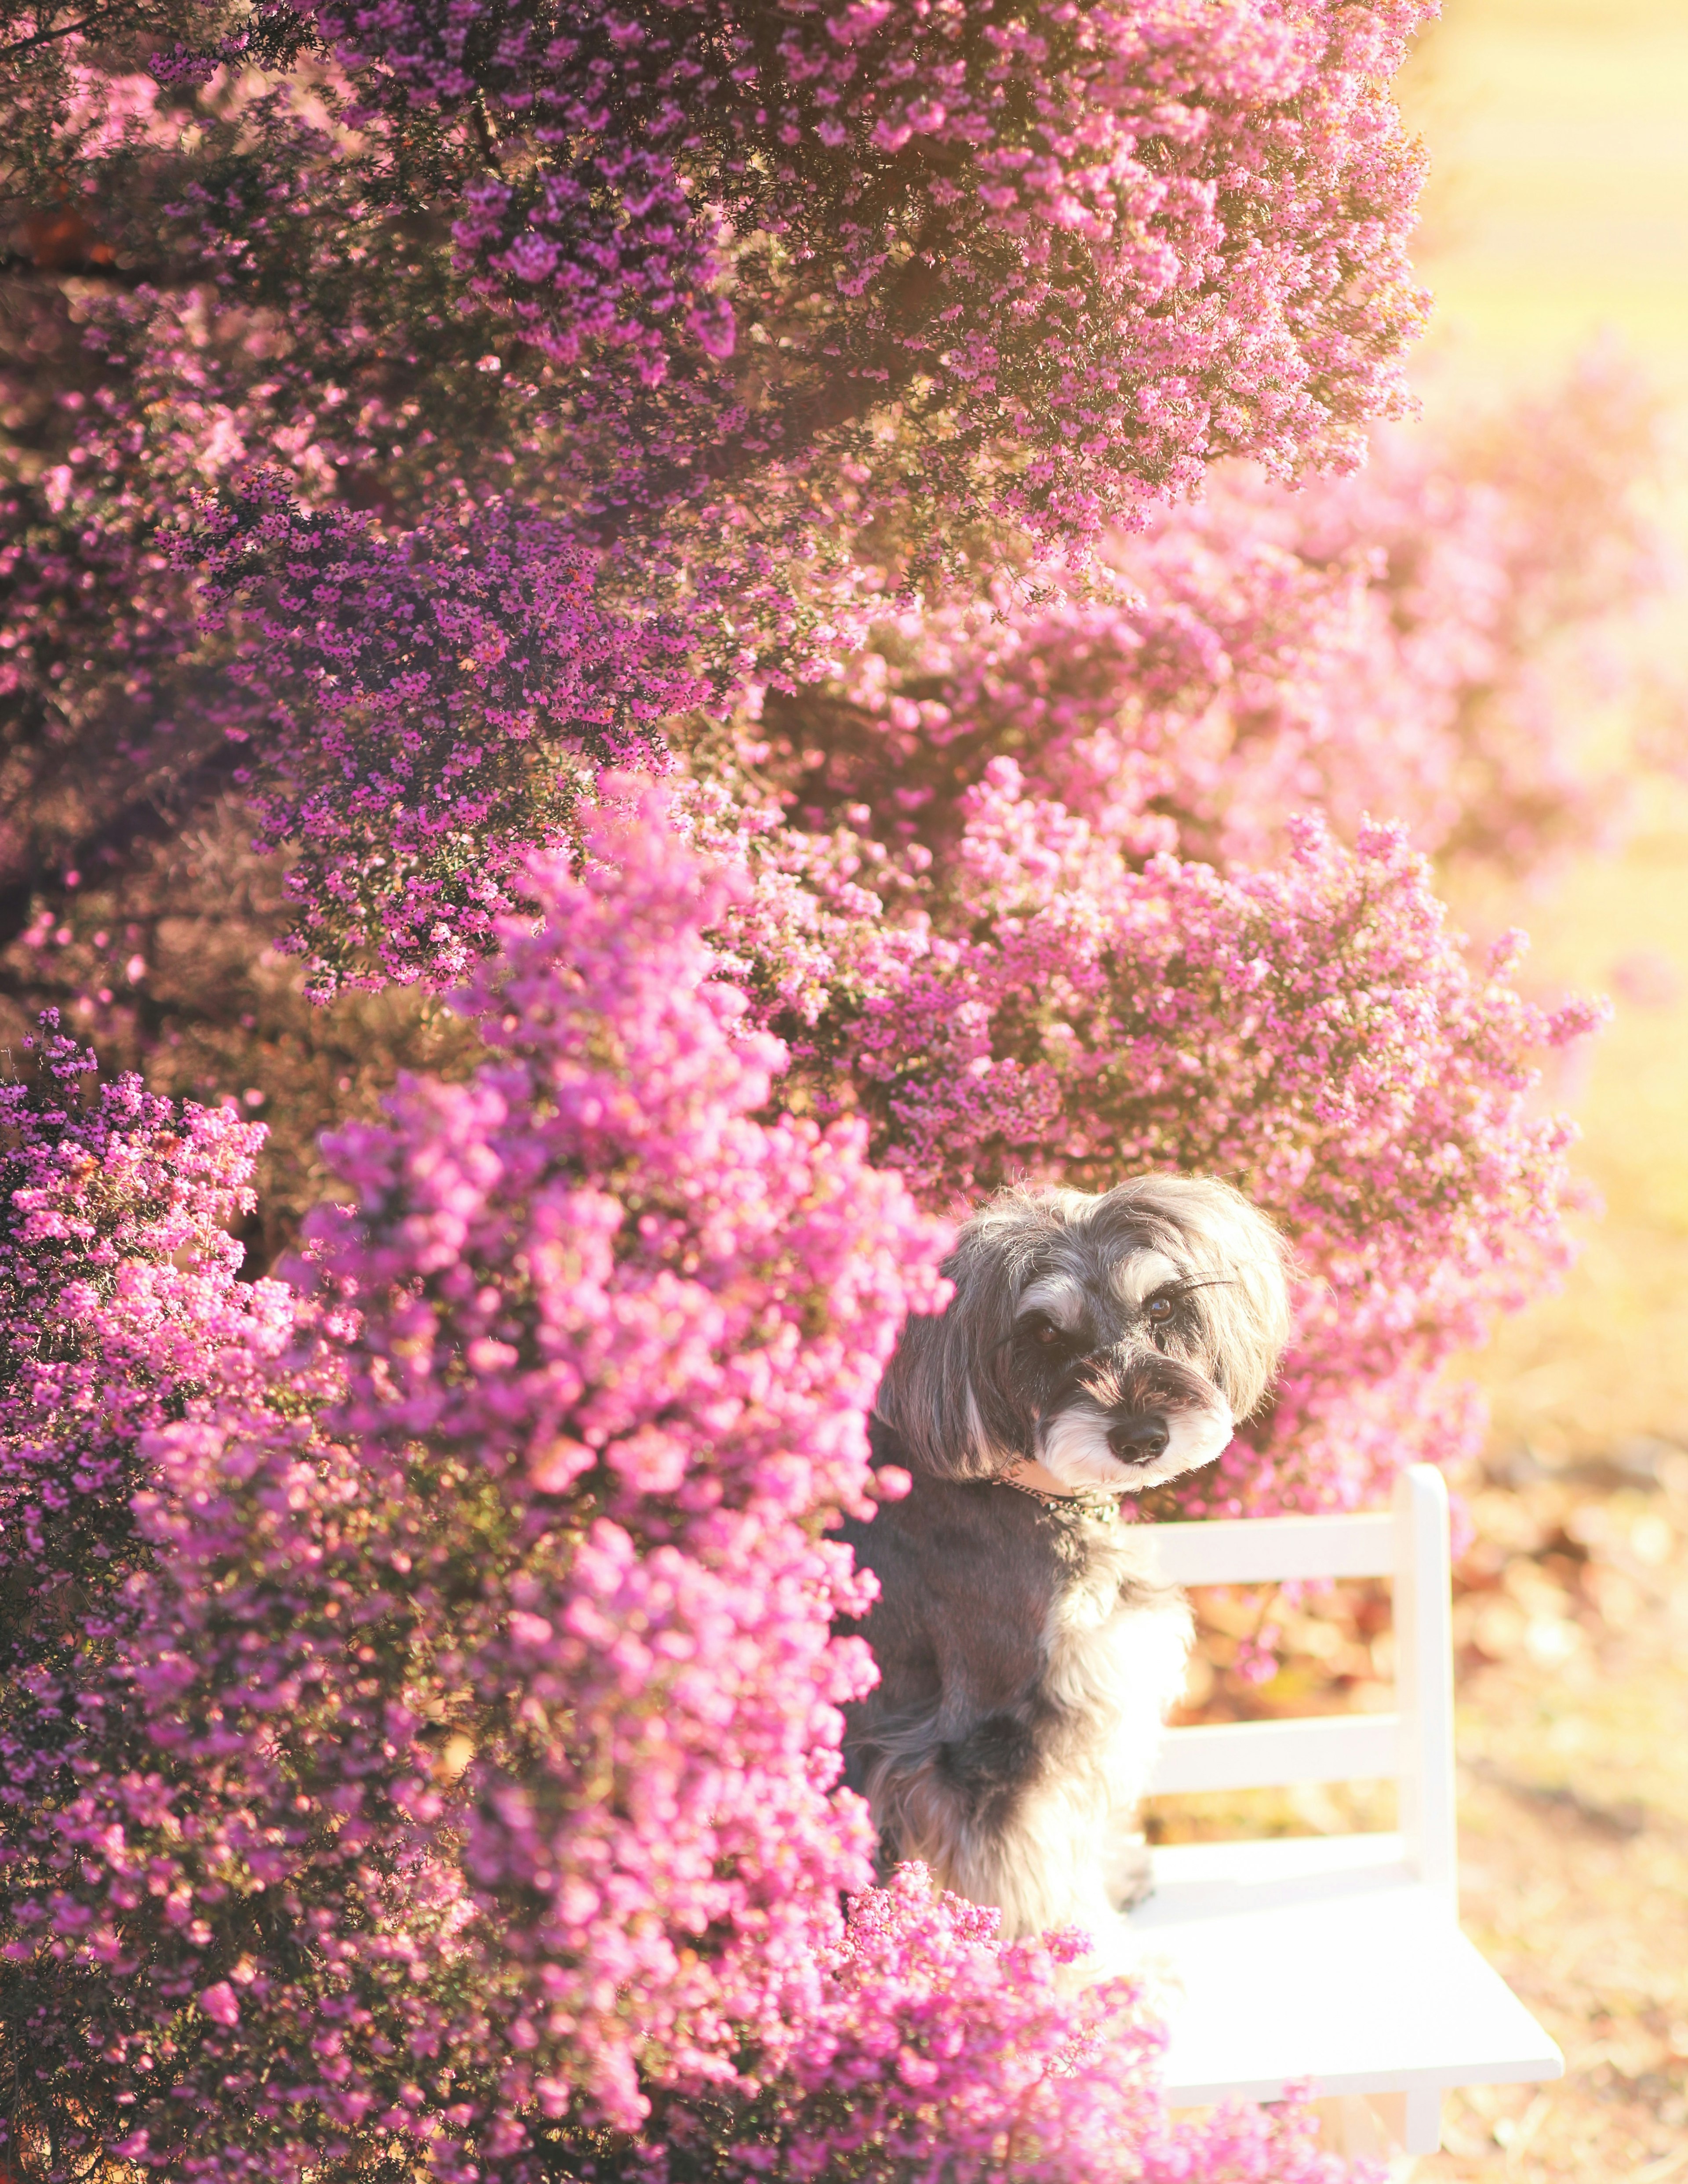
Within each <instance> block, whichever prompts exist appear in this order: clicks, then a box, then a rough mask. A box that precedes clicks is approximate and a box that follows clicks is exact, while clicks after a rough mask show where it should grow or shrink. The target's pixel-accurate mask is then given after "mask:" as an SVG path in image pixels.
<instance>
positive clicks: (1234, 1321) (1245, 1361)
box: [1199, 1191, 1290, 1419]
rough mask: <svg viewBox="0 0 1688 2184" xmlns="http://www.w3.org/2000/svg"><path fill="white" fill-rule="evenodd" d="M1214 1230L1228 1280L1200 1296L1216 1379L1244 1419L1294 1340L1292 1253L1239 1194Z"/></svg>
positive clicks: (1230, 1193)
mask: <svg viewBox="0 0 1688 2184" xmlns="http://www.w3.org/2000/svg"><path fill="white" fill-rule="evenodd" d="M1227 1195H1228V1199H1229V1201H1230V1203H1229V1205H1228V1206H1227V1208H1226V1209H1225V1212H1224V1214H1223V1216H1222V1217H1221V1218H1220V1220H1219V1221H1218V1222H1217V1223H1216V1224H1215V1226H1216V1228H1217V1229H1218V1231H1219V1234H1217V1236H1216V1237H1215V1239H1214V1240H1215V1242H1216V1243H1217V1245H1218V1248H1219V1250H1220V1251H1221V1252H1222V1253H1223V1256H1224V1259H1225V1260H1226V1262H1228V1274H1229V1277H1230V1278H1229V1279H1228V1280H1227V1281H1224V1282H1223V1283H1217V1284H1215V1285H1214V1286H1213V1287H1212V1289H1209V1290H1202V1291H1201V1292H1199V1295H1200V1297H1201V1303H1202V1305H1203V1306H1204V1307H1206V1315H1207V1317H1208V1319H1209V1323H1210V1325H1211V1326H1212V1330H1213V1351H1212V1355H1213V1368H1214V1379H1215V1380H1216V1382H1217V1385H1218V1388H1219V1390H1220V1393H1221V1394H1222V1395H1223V1396H1224V1398H1225V1400H1226V1401H1227V1402H1228V1403H1229V1405H1230V1407H1231V1412H1232V1415H1233V1416H1234V1417H1235V1418H1239V1419H1242V1418H1247V1417H1249V1416H1250V1414H1251V1412H1255V1411H1257V1410H1258V1409H1259V1408H1260V1406H1261V1404H1262V1402H1263V1401H1265V1399H1266V1391H1267V1389H1268V1388H1269V1387H1270V1386H1271V1385H1272V1382H1273V1378H1274V1376H1275V1375H1276V1373H1277V1371H1278V1361H1279V1357H1282V1355H1283V1352H1284V1344H1285V1343H1286V1342H1287V1341H1288V1340H1289V1339H1290V1284H1289V1279H1288V1268H1287V1261H1288V1256H1289V1255H1288V1253H1287V1251H1286V1250H1285V1248H1284V1240H1283V1238H1282V1237H1281V1236H1280V1235H1279V1233H1278V1231H1277V1230H1276V1229H1274V1228H1273V1225H1272V1223H1270V1222H1269V1221H1268V1220H1267V1217H1266V1216H1265V1215H1264V1214H1263V1213H1262V1212H1261V1211H1260V1209H1259V1208H1258V1207H1257V1206H1251V1204H1250V1203H1249V1201H1248V1200H1247V1199H1245V1198H1244V1197H1243V1196H1242V1195H1241V1194H1240V1192H1236V1191H1228V1193H1227Z"/></svg>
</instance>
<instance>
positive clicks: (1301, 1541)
mask: <svg viewBox="0 0 1688 2184" xmlns="http://www.w3.org/2000/svg"><path fill="white" fill-rule="evenodd" d="M1395 1534H1396V1520H1395V1518H1394V1517H1393V1516H1392V1515H1391V1514H1390V1512H1389V1511H1388V1510H1386V1509H1383V1510H1367V1511H1364V1512H1362V1513H1360V1514H1357V1515H1345V1516H1340V1517H1256V1518H1249V1517H1217V1518H1213V1519H1212V1522H1211V1523H1208V1524H1157V1525H1156V1527H1155V1544H1156V1548H1157V1549H1158V1550H1159V1553H1160V1560H1161V1568H1162V1570H1163V1571H1164V1572H1165V1573H1166V1574H1167V1576H1168V1577H1169V1578H1171V1579H1172V1580H1173V1581H1174V1582H1175V1583H1176V1584H1178V1585H1268V1584H1271V1583H1273V1582H1274V1581H1276V1580H1283V1579H1287V1578H1304V1577H1389V1576H1390V1575H1392V1574H1393V1573H1394V1569H1395V1556H1396V1536H1395Z"/></svg>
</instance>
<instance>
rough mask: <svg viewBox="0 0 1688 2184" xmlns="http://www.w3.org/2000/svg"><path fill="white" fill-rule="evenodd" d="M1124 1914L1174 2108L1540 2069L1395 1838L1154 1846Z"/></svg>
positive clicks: (1522, 2076) (1538, 2034)
mask: <svg viewBox="0 0 1688 2184" xmlns="http://www.w3.org/2000/svg"><path fill="white" fill-rule="evenodd" d="M1154 1869H1155V1892H1154V1894H1153V1895H1152V1896H1151V1897H1150V1898H1149V1899H1148V1901H1147V1902H1146V1903H1143V1904H1141V1905H1139V1908H1137V1909H1136V1910H1135V1911H1134V1912H1133V1913H1132V1914H1131V1921H1130V1923H1131V1926H1132V1929H1133V1931H1134V1933H1135V1934H1137V1935H1139V1936H1140V1937H1141V1946H1142V1951H1143V1956H1144V1958H1145V1970H1150V1972H1151V1973H1152V1974H1154V1975H1156V1976H1157V1978H1158V1979H1160V1980H1164V1981H1165V1983H1166V1985H1167V1987H1168V1988H1169V1990H1170V1992H1169V1993H1168V1994H1167V2014H1168V2026H1169V2044H1168V2047H1167V2056H1166V2073H1165V2075H1166V2084H1167V2093H1168V2096H1169V2098H1171V2100H1172V2101H1173V2103H1174V2104H1175V2105H1178V2106H1184V2107H1201V2106H1206V2105H1207V2104H1209V2103H1213V2102H1217V2101H1219V2100H1223V2099H1228V2098H1230V2099H1235V2098H1247V2099H1255V2100H1272V2099H1275V2098H1278V2097H1279V2095H1280V2094H1281V2093H1282V2092H1283V2091H1284V2087H1285V2086H1286V2085H1290V2084H1294V2083H1296V2082H1297V2081H1306V2080H1309V2079H1310V2080H1312V2081H1313V2090H1314V2092H1316V2093H1318V2094H1329V2095H1343V2094H1366V2093H1386V2094H1395V2093H1403V2094H1406V2093H1415V2092H1417V2093H1423V2092H1431V2091H1435V2092H1440V2091H1442V2090H1443V2089H1446V2088H1447V2087H1454V2086H1468V2085H1510V2084H1518V2083H1522V2082H1525V2081H1530V2080H1535V2079H1543V2078H1557V2077H1558V2076H1559V2075H1561V2074H1562V2072H1563V2069H1564V2059H1563V2057H1562V2056H1561V2054H1560V2053H1559V2050H1558V2049H1557V2048H1556V2047H1555V2046H1554V2044H1553V2042H1552V2041H1551V2040H1550V2039H1549V2038H1548V2036H1547V2035H1546V2033H1545V2032H1544V2031H1542V2029H1541V2027H1540V2025H1538V2024H1537V2023H1536V2022H1535V2019H1534V2018H1533V2017H1532V2016H1531V2015H1530V2014H1529V2011H1528V2010H1527V2009H1525V2008H1524V2004H1523V2003H1521V2002H1519V2001H1518V1998H1517V1997H1516V1996H1515V1995H1514V1994H1513V1992H1511V1990H1510V1989H1509V1988H1508V1987H1507V1985H1506V1982H1505V1981H1503V1980H1502V1979H1501V1977H1500V1975H1499V1974H1498V1973H1496V1971H1494V1970H1491V1969H1490V1966H1489V1965H1488V1964H1485V1962H1484V1960H1483V1958H1481V1957H1480V1956H1479V1954H1478V1953H1477V1951H1476V1949H1475V1948H1474V1947H1473V1946H1472V1944H1471V1943H1470V1942H1468V1941H1467V1939H1466V1938H1465V1936H1464V1935H1462V1933H1461V1932H1460V1931H1459V1928H1458V1926H1457V1924H1456V1923H1455V1920H1454V1916H1453V1912H1452V1908H1451V1904H1450V1903H1449V1902H1448V1899H1447V1898H1446V1896H1444V1895H1442V1894H1440V1893H1439V1892H1437V1891H1435V1890H1434V1889H1432V1888H1429V1887H1428V1886H1425V1885H1424V1883H1423V1882H1422V1881H1421V1880H1418V1879H1417V1878H1416V1877H1415V1876H1414V1875H1413V1874H1412V1871H1411V1869H1409V1867H1408V1866H1407V1863H1406V1858H1405V1852H1404V1848H1403V1845H1402V1841H1401V1837H1400V1836H1398V1835H1349V1836H1292V1837H1277V1838H1269V1839H1267V1840H1263V1841H1262V1840H1256V1841H1240V1842H1215V1843H1175V1844H1164V1845H1162V1847H1160V1848H1158V1849H1157V1850H1156V1852H1155V1853H1154Z"/></svg>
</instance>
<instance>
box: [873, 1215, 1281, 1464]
mask: <svg viewBox="0 0 1688 2184" xmlns="http://www.w3.org/2000/svg"><path fill="white" fill-rule="evenodd" d="M944 1272H945V1273H947V1274H948V1275H949V1276H950V1279H951V1280H952V1281H953V1282H954V1284H955V1295H954V1296H953V1298H952V1299H951V1301H950V1305H949V1307H948V1309H947V1310H946V1311H944V1312H942V1313H941V1314H939V1315H937V1316H936V1317H934V1318H915V1319H911V1320H910V1322H909V1323H908V1324H907V1326H906V1327H905V1329H904V1330H903V1334H902V1339H901V1340H900V1342H899V1344H898V1346H897V1351H896V1355H895V1356H894V1357H893V1358H892V1360H891V1362H890V1365H889V1367H888V1368H887V1370H886V1373H885V1378H884V1380H883V1383H882V1385H881V1387H880V1390H879V1396H878V1400H877V1403H876V1405H875V1409H876V1411H877V1414H878V1416H879V1417H880V1418H882V1419H883V1421H884V1423H885V1424H887V1425H888V1426H889V1427H890V1428H891V1429H892V1430H893V1431H894V1433H895V1434H896V1435H898V1437H899V1438H900V1440H901V1441H902V1444H903V1446H904V1448H905V1450H906V1451H907V1453H908V1457H909V1460H910V1462H911V1463H913V1464H914V1465H916V1467H917V1468H920V1469H922V1470H925V1471H928V1472H932V1473H934V1474H937V1475H938V1476H939V1478H944V1479H989V1478H994V1477H995V1476H997V1475H998V1474H1000V1473H1001V1472H1002V1471H1003V1470H1004V1469H1006V1468H1007V1467H1008V1466H1009V1465H1010V1464H1011V1463H1013V1462H1014V1460H1015V1459H1016V1458H1017V1457H1033V1458H1035V1460H1036V1461H1037V1462H1038V1463H1041V1464H1042V1465H1043V1466H1044V1468H1045V1469H1046V1470H1047V1471H1049V1472H1050V1473H1052V1474H1054V1476H1055V1477H1056V1478H1057V1479H1060V1480H1061V1483H1062V1485H1064V1486H1065V1487H1067V1490H1069V1491H1072V1492H1074V1493H1083V1492H1086V1491H1089V1492H1095V1490H1097V1489H1098V1488H1100V1489H1103V1490H1106V1491H1109V1492H1111V1493H1116V1494H1118V1493H1135V1492H1137V1491H1139V1490H1140V1489H1142V1488H1144V1487H1145V1486H1154V1485H1159V1484H1160V1483H1161V1481H1162V1480H1163V1479H1174V1478H1177V1477H1178V1475H1179V1474H1180V1473H1183V1472H1186V1471H1191V1470H1194V1469H1195V1468H1198V1467H1199V1466H1200V1465H1201V1464H1204V1463H1212V1460H1213V1458H1214V1457H1216V1456H1217V1455H1218V1454H1219V1453H1220V1451H1222V1450H1223V1448H1224V1446H1225V1445H1226V1443H1227V1442H1228V1440H1230V1438H1231V1433H1232V1429H1233V1427H1234V1424H1236V1422H1237V1420H1238V1419H1240V1418H1246V1417H1247V1416H1248V1414H1249V1412H1251V1411H1252V1410H1253V1409H1255V1408H1256V1406H1257V1405H1258V1404H1259V1402H1260V1401H1261V1400H1262V1397H1263V1396H1264V1395H1265V1393H1266V1390H1267V1385H1268V1384H1269V1383H1270V1381H1271V1379H1272V1375H1273V1370H1274V1368H1276V1365H1277V1362H1278V1357H1279V1351H1281V1350H1282V1348H1283V1346H1284V1340H1285V1338H1286V1336H1287V1334H1288V1332H1289V1319H1290V1311H1289V1300H1288V1293H1287V1288H1286V1284H1285V1280H1284V1247H1283V1245H1282V1243H1281V1241H1280V1240H1279V1237H1278V1234H1277V1233H1276V1231H1275V1230H1274V1229H1273V1228H1272V1226H1271V1224H1270V1223H1269V1222H1267V1220H1266V1218H1265V1217H1264V1216H1263V1215H1262V1214H1261V1213H1259V1212H1256V1209H1255V1208H1254V1207H1253V1206H1251V1205H1250V1204H1249V1202H1248V1201H1247V1200H1246V1199H1245V1198H1244V1197H1242V1196H1241V1195H1240V1193H1238V1192H1237V1191H1234V1190H1232V1189H1231V1188H1230V1186H1229V1185H1228V1184H1223V1183H1217V1182H1214V1181H1212V1180H1210V1179H1209V1178H1206V1177H1198V1176H1176V1175H1145V1176H1139V1177H1137V1178H1134V1180H1133V1181H1131V1182H1129V1183H1122V1184H1117V1186H1116V1187H1115V1188H1114V1189H1113V1190H1109V1191H1105V1192H1102V1193H1101V1194H1100V1195H1097V1196H1092V1195H1089V1194H1088V1193H1086V1192H1084V1191H1078V1190H1030V1189H1015V1190H1006V1191H1004V1192H1003V1193H1002V1194H1001V1195H1000V1196H999V1197H997V1198H995V1199H994V1200H993V1201H991V1202H990V1204H989V1205H988V1206H984V1207H983V1209H982V1210H981V1211H980V1212H978V1213H977V1214H975V1215H974V1217H973V1218H972V1220H971V1221H969V1222H968V1223H967V1225H966V1226H965V1227H964V1228H963V1229H962V1230H961V1234H960V1236H959V1237H958V1238H957V1239H956V1242H955V1250H954V1251H953V1252H952V1253H951V1254H950V1257H949V1259H948V1260H947V1261H946V1262H945V1264H944Z"/></svg>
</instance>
